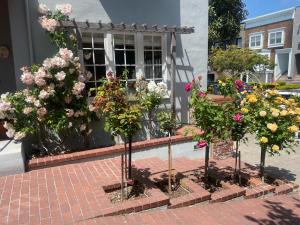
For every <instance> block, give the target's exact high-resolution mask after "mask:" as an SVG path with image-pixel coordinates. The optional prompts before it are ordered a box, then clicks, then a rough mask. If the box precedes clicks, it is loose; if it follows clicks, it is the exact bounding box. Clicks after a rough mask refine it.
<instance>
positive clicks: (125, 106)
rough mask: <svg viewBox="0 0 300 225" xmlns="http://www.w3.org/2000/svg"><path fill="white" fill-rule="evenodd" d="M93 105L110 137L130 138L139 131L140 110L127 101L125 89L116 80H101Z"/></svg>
mask: <svg viewBox="0 0 300 225" xmlns="http://www.w3.org/2000/svg"><path fill="white" fill-rule="evenodd" d="M93 105H94V106H95V108H96V109H97V111H98V112H99V114H100V115H101V116H102V117H103V118H104V122H105V125H104V128H105V130H106V131H110V132H112V135H114V136H117V135H121V136H125V137H132V136H133V135H134V134H136V132H137V131H138V130H139V129H141V116H142V113H141V109H140V107H139V106H138V105H134V104H132V102H130V101H129V100H128V95H127V92H126V89H125V88H124V87H123V85H122V82H121V80H120V79H118V78H113V77H112V78H110V79H109V80H102V85H101V86H100V87H98V89H97V96H96V97H95V98H94V101H93Z"/></svg>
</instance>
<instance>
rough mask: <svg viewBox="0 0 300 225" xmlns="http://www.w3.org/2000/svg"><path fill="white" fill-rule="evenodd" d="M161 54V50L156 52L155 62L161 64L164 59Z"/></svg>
mask: <svg viewBox="0 0 300 225" xmlns="http://www.w3.org/2000/svg"><path fill="white" fill-rule="evenodd" d="M161 54H162V53H161V51H157V52H154V64H161V61H162V60H161V59H162V56H161Z"/></svg>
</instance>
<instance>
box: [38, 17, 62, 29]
mask: <svg viewBox="0 0 300 225" xmlns="http://www.w3.org/2000/svg"><path fill="white" fill-rule="evenodd" d="M39 23H40V24H41V26H42V28H44V29H45V30H47V31H49V32H54V31H55V28H56V26H58V22H57V20H55V19H51V18H50V19H48V18H47V17H46V16H42V17H40V18H39Z"/></svg>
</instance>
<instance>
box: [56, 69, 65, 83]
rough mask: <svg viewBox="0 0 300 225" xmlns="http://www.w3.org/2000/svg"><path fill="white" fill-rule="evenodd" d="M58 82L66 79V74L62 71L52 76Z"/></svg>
mask: <svg viewBox="0 0 300 225" xmlns="http://www.w3.org/2000/svg"><path fill="white" fill-rule="evenodd" d="M54 76H55V78H56V79H57V80H58V81H63V80H64V79H65V77H66V73H65V72H64V71H61V72H58V73H57V74H55V75H54Z"/></svg>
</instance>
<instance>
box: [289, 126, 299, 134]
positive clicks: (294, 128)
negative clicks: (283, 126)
mask: <svg viewBox="0 0 300 225" xmlns="http://www.w3.org/2000/svg"><path fill="white" fill-rule="evenodd" d="M298 130H299V129H298V127H297V126H296V125H293V126H290V127H288V131H289V132H291V133H296V132H297V131H298Z"/></svg>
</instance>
